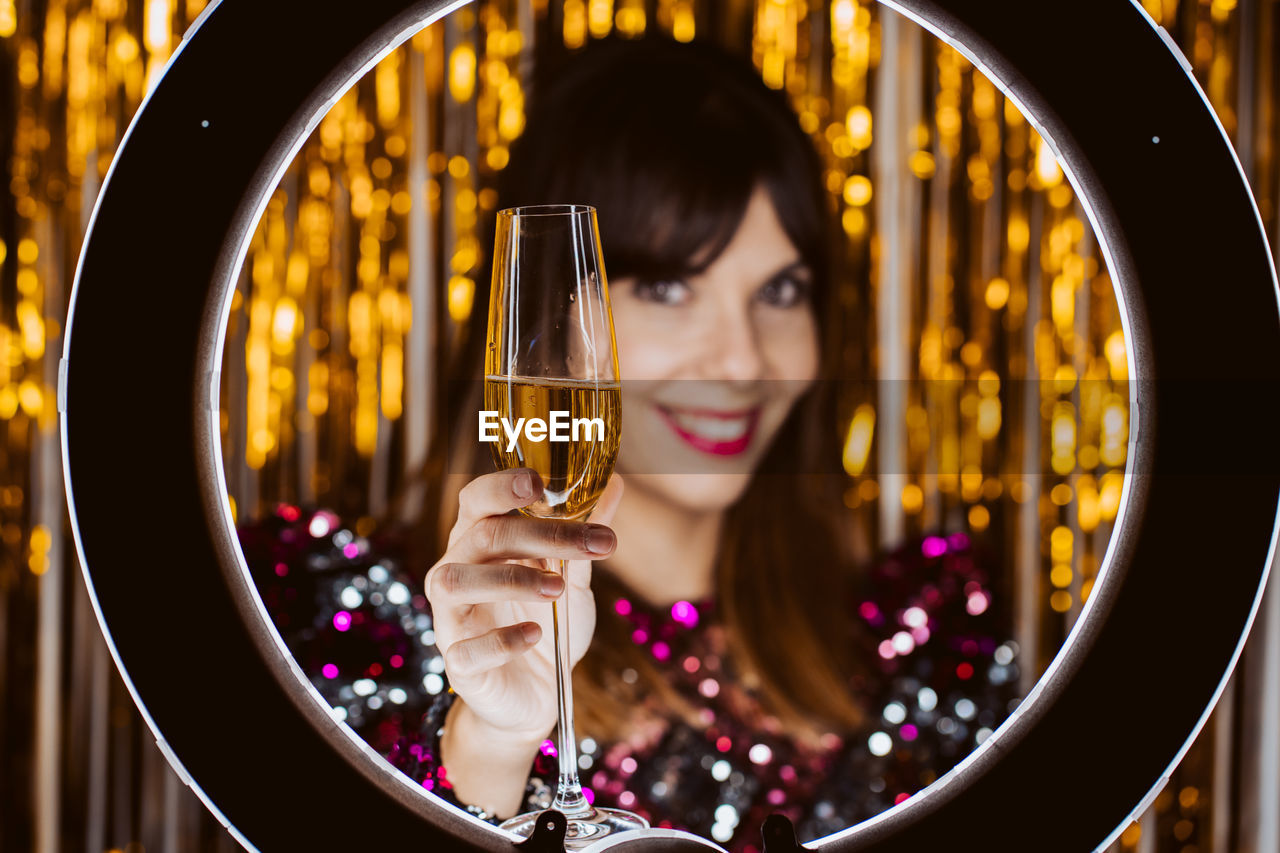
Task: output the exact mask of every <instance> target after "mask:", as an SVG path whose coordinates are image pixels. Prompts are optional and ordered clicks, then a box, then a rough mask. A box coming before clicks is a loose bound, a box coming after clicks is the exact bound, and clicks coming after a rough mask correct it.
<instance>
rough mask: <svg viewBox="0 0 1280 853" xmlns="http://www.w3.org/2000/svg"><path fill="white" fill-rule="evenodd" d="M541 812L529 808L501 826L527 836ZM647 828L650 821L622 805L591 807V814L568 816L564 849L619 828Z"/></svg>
mask: <svg viewBox="0 0 1280 853" xmlns="http://www.w3.org/2000/svg"><path fill="white" fill-rule="evenodd" d="M542 814H543V813H542V812H529V813H528V814H522V815H516V816H515V817H513V818H511V819H510V820H506V821H503V822H502V824H501V826H502V828H503V829H505V830H507V831H508V832H514V833H515V834H516V835H522V836H524V837H525V838H528V837H529V836H531V835H533V831H534V829H535V828H536V827H537V825H538V818H539V817H540V816H541V815H542ZM648 828H649V822H648V821H647V820H645V819H644V818H642V817H640V815H636V814H632V813H631V812H628V811H623V810H622V809H606V808H594V807H593V808H592V809H591V813H590V814H586V815H582V816H581V817H574V818H568V826H567V827H566V828H565V835H564V849H566V850H580V849H582V848H583V847H586V846H588V845H590V844H595V843H596V842H597V841H599V840H600V839H602V838H604V837H606V836H609V835H617V834H618V833H619V832H627V831H628V830H632V829H648Z"/></svg>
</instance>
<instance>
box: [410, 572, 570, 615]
mask: <svg viewBox="0 0 1280 853" xmlns="http://www.w3.org/2000/svg"><path fill="white" fill-rule="evenodd" d="M563 592H564V579H563V578H562V577H560V575H558V574H556V573H555V572H546V571H543V570H541V569H536V568H534V567H533V566H525V565H522V564H520V563H497V564H494V565H470V564H467V563H441V564H439V565H437V566H435V567H433V568H432V569H431V571H429V572H427V581H426V593H427V599H428V600H429V601H430V602H431V605H432V607H433V608H456V607H467V606H470V605H473V604H486V603H489V602H494V601H550V600H552V599H553V598H558V597H559V596H560V594H561V593H563Z"/></svg>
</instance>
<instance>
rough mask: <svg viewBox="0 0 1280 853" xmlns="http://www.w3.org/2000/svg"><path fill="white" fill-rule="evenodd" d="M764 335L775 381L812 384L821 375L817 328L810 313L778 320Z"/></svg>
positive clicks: (771, 372) (767, 355) (767, 356)
mask: <svg viewBox="0 0 1280 853" xmlns="http://www.w3.org/2000/svg"><path fill="white" fill-rule="evenodd" d="M770 325H771V328H769V330H768V331H767V332H766V333H765V334H763V335H762V338H763V339H764V340H765V341H767V342H768V344H767V348H766V358H767V360H768V362H769V368H770V371H769V372H770V374H771V375H772V376H773V378H775V379H789V380H798V381H802V382H806V383H807V382H809V381H811V380H813V379H816V378H817V376H818V366H819V361H820V356H819V352H818V326H817V322H816V321H815V320H814V317H813V315H812V314H810V313H809V312H807V311H806V312H804V313H803V314H802V315H798V316H795V317H782V318H778V319H777V321H776V322H774V323H772V324H770Z"/></svg>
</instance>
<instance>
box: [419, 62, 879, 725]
mask: <svg viewBox="0 0 1280 853" xmlns="http://www.w3.org/2000/svg"><path fill="white" fill-rule="evenodd" d="M760 185H763V186H764V187H765V188H766V189H767V190H768V193H769V197H770V199H771V200H772V202H773V205H774V208H775V210H776V212H777V215H778V219H779V221H780V223H781V224H782V226H783V229H784V230H785V231H786V234H787V236H788V237H789V238H790V240H791V242H792V243H793V244H794V245H795V247H796V249H797V250H798V251H799V253H800V256H801V258H802V259H803V260H804V262H805V263H806V264H807V265H808V266H809V268H810V270H811V271H812V274H813V275H812V285H811V290H810V293H811V299H812V304H813V305H814V306H815V311H816V313H817V315H818V319H819V324H818V325H819V327H820V328H823V329H824V331H825V332H826V334H824V335H823V337H824V341H823V344H824V345H823V358H822V365H823V370H822V373H821V374H820V376H821V377H822V378H821V379H820V380H819V382H817V383H815V385H814V387H813V389H812V390H811V391H810V392H809V393H807V394H806V395H804V396H803V397H802V398H801V399H800V401H799V402H798V403H797V405H796V406H795V407H794V408H793V410H792V412H791V413H790V415H789V417H788V419H787V421H786V422H785V423H784V425H783V427H782V430H781V432H780V434H779V435H778V436H777V437H776V439H775V440H774V442H773V444H772V446H771V449H770V450H769V452H768V454H767V455H766V457H765V459H764V460H763V461H762V464H761V468H760V470H759V471H758V472H757V473H756V475H755V476H754V477H753V478H752V481H751V483H750V484H749V486H748V487H747V490H746V492H745V493H744V495H743V497H742V498H741V499H740V500H739V501H738V502H737V503H736V504H735V505H734V506H732V507H731V508H730V509H729V511H728V513H727V516H726V524H725V526H724V535H723V540H722V544H721V548H720V552H719V554H718V555H717V558H716V559H717V568H716V573H717V574H716V576H717V591H716V601H717V608H718V610H719V612H720V614H721V616H722V619H723V622H724V624H725V628H726V635H727V639H728V642H729V644H730V648H731V649H732V651H733V652H734V653H735V660H736V661H738V662H739V665H740V667H741V670H742V673H743V677H744V679H745V680H747V681H749V682H751V683H754V684H755V685H756V686H757V688H758V689H759V690H760V695H761V697H762V698H763V700H764V702H765V704H766V707H767V708H769V710H770V711H771V713H773V714H774V715H775V716H777V717H778V718H779V719H780V720H785V721H786V722H787V723H788V725H790V726H791V727H792V729H793V731H796V732H799V733H807V734H812V735H814V736H816V735H818V734H820V733H821V732H822V731H824V730H844V731H847V730H850V729H852V728H854V727H856V726H858V725H860V724H861V722H862V719H863V712H862V709H861V707H860V705H859V704H858V702H857V701H856V699H855V698H854V696H853V695H851V687H854V686H855V685H857V684H861V683H862V680H863V677H862V673H863V667H864V666H865V664H864V661H863V658H862V656H861V655H859V654H857V653H856V650H857V649H858V648H859V646H858V644H856V643H855V641H854V638H855V635H854V632H855V628H854V621H853V619H852V618H851V613H850V610H849V608H848V599H846V598H845V597H844V596H843V595H842V594H841V593H842V592H843V591H844V590H846V589H847V588H848V584H849V580H850V578H849V576H848V566H849V565H850V560H849V558H848V553H847V548H846V547H844V543H843V542H842V540H841V537H840V535H839V525H838V521H837V516H836V513H838V512H840V511H842V510H843V501H842V494H843V488H844V486H845V485H846V482H847V480H846V478H845V476H844V474H843V472H842V470H841V469H840V445H839V433H838V430H839V424H838V420H837V413H836V410H835V401H834V396H833V394H832V393H831V389H832V386H833V384H834V383H833V381H832V380H833V378H834V375H835V372H834V370H833V369H832V366H833V364H834V357H835V356H836V349H835V347H834V346H833V340H832V338H833V336H832V335H831V334H830V326H829V321H830V320H831V318H832V316H833V315H834V314H835V313H836V312H834V311H826V310H823V309H824V307H825V306H828V305H830V304H831V302H832V300H831V299H830V293H831V281H830V279H831V267H832V264H831V258H830V251H831V247H832V246H833V245H834V244H835V235H834V233H833V232H832V219H833V217H832V215H831V210H830V208H829V207H828V205H829V204H830V203H831V201H830V197H829V196H828V194H827V193H826V192H825V191H824V189H823V186H822V164H821V160H820V159H819V157H818V154H817V152H816V150H815V149H814V147H813V143H812V141H811V140H810V139H809V137H808V136H807V135H806V134H805V132H804V131H803V130H802V129H801V127H800V126H799V123H798V121H797V119H796V116H795V114H794V112H792V110H791V107H790V105H789V104H788V103H787V101H786V96H785V95H784V94H783V93H781V92H778V91H774V90H772V89H769V88H768V87H767V86H766V85H765V84H764V83H763V81H762V80H761V78H760V76H759V75H758V74H757V73H756V71H755V69H754V68H753V67H752V66H751V64H750V63H749V61H747V60H744V59H741V58H738V57H735V56H733V55H731V54H729V53H726V52H725V51H724V50H722V49H720V48H718V47H715V46H712V45H709V44H706V43H691V44H682V43H678V42H675V41H671V40H668V39H666V38H660V37H646V38H644V39H639V40H626V41H624V40H618V39H606V40H601V41H598V42H593V43H592V44H591V46H589V47H588V48H587V49H586V50H584V51H582V52H580V53H578V54H574V55H570V56H569V57H567V58H566V59H565V60H564V61H563V62H561V63H558V64H556V65H554V66H553V67H542V68H540V69H539V75H538V76H537V77H536V78H535V80H534V83H533V87H532V94H531V99H530V107H529V110H528V119H527V124H526V126H525V129H524V131H523V133H522V135H521V136H520V138H519V139H518V140H516V142H515V143H514V144H513V145H512V148H511V157H510V161H509V163H508V165H507V166H506V168H505V169H504V171H503V173H502V174H501V176H500V179H499V182H498V200H499V202H500V207H503V208H506V207H514V206H519V205H525V204H541V203H549V202H554V203H578V204H590V205H593V206H594V207H596V208H597V211H598V214H597V215H598V221H599V227H600V239H601V245H602V249H603V251H604V258H605V268H606V271H607V273H608V275H609V276H610V277H611V278H613V279H617V278H621V277H631V276H635V277H640V278H646V279H651V280H659V279H663V278H671V277H681V276H684V275H688V274H691V273H697V272H700V271H702V270H703V269H705V267H707V266H708V265H710V264H711V263H712V262H713V261H714V260H715V259H716V257H718V256H719V254H720V253H721V252H722V251H723V250H724V248H725V247H726V246H727V245H728V243H729V241H730V240H731V238H732V237H733V235H734V233H735V232H736V231H737V229H738V226H739V224H740V223H741V221H742V219H743V216H744V213H745V211H746V208H747V205H748V202H749V199H750V197H751V195H752V192H753V190H754V189H755V188H756V187H757V186H760ZM492 235H493V227H492V223H491V222H486V223H485V224H484V225H483V226H482V239H483V240H486V241H491V240H492ZM485 249H486V251H483V252H482V254H481V257H484V258H489V257H491V255H492V251H491V246H485ZM479 280H480V282H482V286H481V287H478V288H477V293H476V296H477V299H476V304H475V306H474V307H473V313H472V322H471V324H470V328H468V329H467V330H465V331H464V335H465V342H464V344H463V346H462V347H461V350H460V362H459V364H458V365H456V366H457V367H459V368H461V371H462V372H461V374H460V373H459V372H458V371H453V372H452V375H453V376H458V375H464V376H476V377H478V376H479V375H480V374H479V371H480V367H479V365H480V363H481V355H482V348H483V344H484V337H485V329H484V323H485V318H486V315H487V298H488V288H487V287H485V286H483V283H484V282H486V281H487V279H486V278H485V277H484V276H483V275H482V276H481V278H480V279H479ZM824 326H825V328H824ZM624 378H625V377H624ZM473 384H474V383H473ZM459 387H461V386H459ZM468 387H471V386H470V385H469V386H468ZM475 409H476V405H475V404H474V403H473V402H471V401H469V400H466V399H457V400H453V401H450V405H449V411H451V412H453V413H454V414H455V415H456V416H458V417H460V418H463V419H466V418H468V417H474V411H475ZM468 423H470V421H468ZM457 434H460V433H458V432H457V431H455V435H457ZM438 445H439V442H437V446H438ZM455 445H456V446H458V447H462V446H469V447H473V446H474V441H472V442H468V443H466V444H465V445H464V444H463V442H461V441H458V442H455ZM430 470H431V469H430V465H429V469H428V471H427V472H426V473H427V474H428V476H429V475H430ZM434 470H435V471H436V472H437V473H439V472H440V470H441V469H440V467H439V463H437V465H436V467H435V469H434ZM468 470H470V469H468ZM428 511H430V506H429V507H428ZM424 518H426V517H425V516H424ZM431 523H432V521H431V519H429V518H426V521H425V523H420V524H419V527H425V526H427V525H430V524H431ZM447 532H448V530H447V527H446V529H445V530H442V531H438V535H439V537H440V538H439V540H438V541H439V542H440V543H443V539H444V537H445V536H446V535H447ZM432 559H434V557H432ZM601 567H602V568H603V569H604V571H599V572H597V573H596V575H595V580H594V581H593V585H594V586H595V588H596V592H597V599H598V600H599V601H600V602H601V604H602V606H601V608H600V618H599V619H598V621H597V628H596V631H597V634H596V637H595V639H594V641H593V642H592V645H591V648H590V651H589V652H588V654H587V656H586V658H584V660H583V662H582V664H581V665H579V667H578V668H577V669H576V671H575V674H574V689H575V692H579V693H581V694H582V701H580V702H579V703H578V716H579V718H580V724H581V727H582V731H583V732H584V733H592V734H595V735H596V736H603V737H609V736H613V737H617V736H619V735H620V734H621V733H622V732H623V731H624V729H625V724H626V716H627V712H628V710H629V708H630V707H633V706H634V703H635V701H636V699H635V697H637V696H643V695H646V693H648V694H657V695H658V696H659V697H660V698H661V699H663V700H666V701H669V702H670V703H671V704H672V705H674V706H675V707H676V708H677V710H680V711H683V712H685V713H687V714H689V715H690V716H691V717H692V713H693V709H689V708H685V707H683V705H682V703H681V700H679V698H678V697H677V696H676V695H675V694H674V692H673V691H671V690H670V688H669V687H668V686H667V685H666V684H665V682H663V680H662V678H661V677H659V675H658V673H657V672H656V671H655V670H654V669H653V667H652V665H651V664H649V663H648V661H647V659H646V658H645V656H644V655H643V654H641V653H640V649H639V647H636V646H634V645H633V644H632V642H631V641H630V638H629V636H628V633H627V631H626V629H625V627H624V626H623V625H622V623H621V621H620V620H615V619H611V618H607V617H609V616H611V615H612V614H611V612H610V611H609V610H608V604H607V602H609V601H610V598H609V596H610V595H611V593H612V592H616V591H618V590H619V588H618V587H617V586H616V584H615V583H614V582H612V581H611V579H610V577H609V573H608V563H607V561H606V562H605V563H603V564H601ZM628 668H630V669H633V670H635V671H636V672H637V673H638V675H639V678H638V679H635V680H633V681H634V683H633V684H624V683H623V682H622V681H621V679H620V678H619V675H620V673H622V672H623V670H624V669H628Z"/></svg>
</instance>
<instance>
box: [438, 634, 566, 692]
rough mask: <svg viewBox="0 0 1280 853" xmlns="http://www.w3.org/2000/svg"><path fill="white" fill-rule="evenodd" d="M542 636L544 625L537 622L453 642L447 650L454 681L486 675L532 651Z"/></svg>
mask: <svg viewBox="0 0 1280 853" xmlns="http://www.w3.org/2000/svg"><path fill="white" fill-rule="evenodd" d="M541 638H542V628H540V627H539V626H538V623H536V622H521V623H519V624H518V625H508V626H507V627H505V628H494V629H493V630H492V631H490V632H488V633H487V634H481V635H480V636H478V637H472V638H470V639H468V640H458V641H457V642H456V643H454V644H453V645H451V646H449V648H448V650H447V651H446V652H445V653H444V665H445V669H446V671H448V673H449V679H450V680H451V681H454V682H457V681H458V680H459V679H466V678H472V677H475V676H477V675H483V674H484V673H485V672H488V671H489V670H491V669H494V668H496V667H499V666H502V665H503V664H504V663H506V662H507V661H510V660H512V659H514V658H516V657H519V656H520V655H522V654H524V653H525V652H527V651H529V649H531V648H533V646H534V645H535V644H536V643H537V642H538V640H539V639H541Z"/></svg>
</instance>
